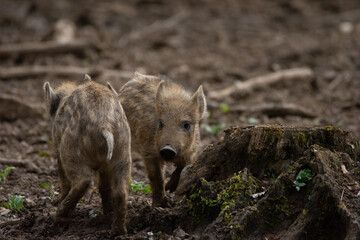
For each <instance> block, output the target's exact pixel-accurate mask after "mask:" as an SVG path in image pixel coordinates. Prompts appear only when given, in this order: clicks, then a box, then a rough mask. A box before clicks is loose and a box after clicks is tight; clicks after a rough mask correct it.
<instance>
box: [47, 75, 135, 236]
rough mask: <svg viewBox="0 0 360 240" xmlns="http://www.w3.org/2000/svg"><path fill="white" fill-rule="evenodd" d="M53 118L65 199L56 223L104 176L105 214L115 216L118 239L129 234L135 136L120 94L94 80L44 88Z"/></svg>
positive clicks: (101, 187) (68, 213) (87, 77)
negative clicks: (94, 176)
mask: <svg viewBox="0 0 360 240" xmlns="http://www.w3.org/2000/svg"><path fill="white" fill-rule="evenodd" d="M43 88H44V95H45V103H46V108H47V111H48V113H49V114H50V116H51V119H52V122H53V124H52V125H53V127H52V143H53V148H54V152H55V157H56V159H57V162H58V168H59V176H60V181H61V197H60V201H59V205H58V210H57V213H56V221H57V222H63V221H65V220H66V219H67V218H68V217H69V215H70V214H71V212H72V211H73V210H74V209H75V207H76V204H77V202H78V201H79V200H80V198H81V197H82V196H83V195H84V194H85V192H86V190H87V188H88V187H89V185H90V183H91V176H92V172H93V170H95V171H98V173H99V192H100V195H101V199H102V206H103V211H104V213H105V214H107V213H110V212H113V221H112V227H111V231H112V235H119V234H125V233H126V224H125V221H126V216H127V199H128V192H129V179H130V169H131V152H130V147H131V134H130V128H129V125H128V122H127V119H126V115H125V113H124V111H123V108H122V106H121V104H120V101H119V99H118V96H117V94H116V93H114V92H113V91H111V89H112V87H111V85H110V84H108V87H105V86H103V85H101V84H99V83H95V82H93V81H91V79H90V77H89V76H86V77H85V80H84V81H81V82H79V83H71V82H68V83H63V84H61V85H60V86H59V87H57V88H56V89H55V90H53V89H52V88H51V86H50V84H49V82H46V83H45V84H44V87H43Z"/></svg>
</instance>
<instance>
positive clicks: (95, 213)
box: [89, 210, 103, 218]
mask: <svg viewBox="0 0 360 240" xmlns="http://www.w3.org/2000/svg"><path fill="white" fill-rule="evenodd" d="M102 214H103V211H102V210H90V212H89V216H90V217H91V218H94V217H96V216H98V215H102Z"/></svg>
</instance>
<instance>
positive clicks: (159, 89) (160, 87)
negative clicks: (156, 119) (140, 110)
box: [156, 80, 165, 112]
mask: <svg viewBox="0 0 360 240" xmlns="http://www.w3.org/2000/svg"><path fill="white" fill-rule="evenodd" d="M164 91H165V81H164V80H162V81H161V82H160V83H159V85H158V87H157V90H156V110H157V111H158V112H159V111H161V109H162V108H163V107H162V105H163V103H162V101H161V99H162V96H163V94H164Z"/></svg>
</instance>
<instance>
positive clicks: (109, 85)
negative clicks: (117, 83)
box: [106, 82, 119, 96]
mask: <svg viewBox="0 0 360 240" xmlns="http://www.w3.org/2000/svg"><path fill="white" fill-rule="evenodd" d="M106 85H107V87H108V88H109V89H110V90H111V91H112V92H113V93H114V94H115V96H118V95H119V94H118V93H117V92H116V90H115V89H114V88H113V86H111V84H110V83H109V82H107V83H106Z"/></svg>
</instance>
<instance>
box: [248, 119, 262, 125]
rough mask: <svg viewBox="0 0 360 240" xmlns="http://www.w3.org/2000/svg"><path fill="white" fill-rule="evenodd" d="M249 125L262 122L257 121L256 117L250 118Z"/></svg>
mask: <svg viewBox="0 0 360 240" xmlns="http://www.w3.org/2000/svg"><path fill="white" fill-rule="evenodd" d="M247 121H248V124H252V125H253V124H258V123H259V122H260V120H259V119H257V118H254V117H250V118H248V120H247Z"/></svg>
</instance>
